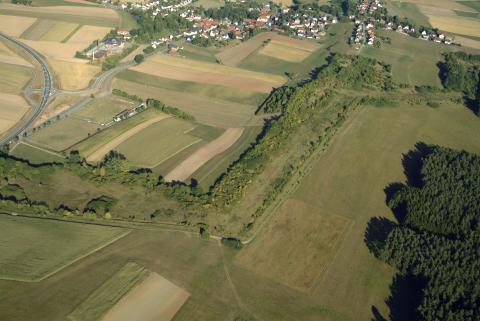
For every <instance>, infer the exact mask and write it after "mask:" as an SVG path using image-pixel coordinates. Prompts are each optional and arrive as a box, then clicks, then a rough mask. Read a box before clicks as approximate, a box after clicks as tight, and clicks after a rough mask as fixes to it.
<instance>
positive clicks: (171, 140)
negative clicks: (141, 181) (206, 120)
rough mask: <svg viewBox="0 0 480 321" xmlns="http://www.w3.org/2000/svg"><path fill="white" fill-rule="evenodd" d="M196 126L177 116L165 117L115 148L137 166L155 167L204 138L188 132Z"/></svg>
mask: <svg viewBox="0 0 480 321" xmlns="http://www.w3.org/2000/svg"><path fill="white" fill-rule="evenodd" d="M195 126H196V125H195V124H192V123H189V122H186V121H182V120H178V119H175V118H169V119H165V120H162V121H160V122H158V123H156V124H153V125H151V126H149V127H147V128H145V129H144V130H142V131H141V132H140V133H138V134H136V135H135V136H133V137H130V138H129V139H127V140H126V141H125V142H123V143H122V144H120V145H119V146H118V147H117V148H115V150H117V151H119V152H120V153H122V154H124V155H125V156H126V157H127V159H128V160H129V161H130V162H131V163H132V164H133V165H135V166H138V167H155V166H157V165H158V164H160V163H161V162H163V161H165V160H166V159H168V158H169V157H171V156H173V155H175V153H178V152H180V151H181V150H182V149H184V148H187V147H188V146H190V145H193V144H195V143H197V142H199V141H200V140H202V139H201V138H198V137H195V136H193V135H190V134H189V133H188V132H189V131H190V130H192V129H194V127H195Z"/></svg>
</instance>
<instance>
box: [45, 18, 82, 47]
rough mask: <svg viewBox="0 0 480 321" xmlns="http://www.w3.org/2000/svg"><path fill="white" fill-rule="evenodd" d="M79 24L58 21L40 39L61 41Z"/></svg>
mask: <svg viewBox="0 0 480 321" xmlns="http://www.w3.org/2000/svg"><path fill="white" fill-rule="evenodd" d="M77 27H78V24H75V23H69V22H63V21H56V22H55V24H54V26H53V27H52V28H50V30H48V31H47V32H46V33H45V34H44V35H43V36H42V37H41V38H40V39H39V40H43V41H57V42H60V41H62V40H63V39H65V38H66V37H67V36H68V35H69V34H70V33H72V32H73V31H74V30H75V29H76V28H77Z"/></svg>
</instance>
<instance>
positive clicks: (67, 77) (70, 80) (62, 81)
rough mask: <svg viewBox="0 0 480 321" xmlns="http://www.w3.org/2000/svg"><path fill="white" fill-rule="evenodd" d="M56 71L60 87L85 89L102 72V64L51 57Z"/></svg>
mask: <svg viewBox="0 0 480 321" xmlns="http://www.w3.org/2000/svg"><path fill="white" fill-rule="evenodd" d="M49 63H50V65H51V66H52V69H53V71H54V73H55V74H56V75H57V76H58V77H57V78H58V80H59V84H58V85H59V87H60V88H62V89H70V90H75V89H83V88H86V87H88V85H89V84H90V82H91V81H92V80H93V79H94V78H95V76H96V75H98V74H99V73H100V72H101V68H100V66H95V65H90V64H87V63H85V62H79V63H77V62H69V61H62V60H58V59H49Z"/></svg>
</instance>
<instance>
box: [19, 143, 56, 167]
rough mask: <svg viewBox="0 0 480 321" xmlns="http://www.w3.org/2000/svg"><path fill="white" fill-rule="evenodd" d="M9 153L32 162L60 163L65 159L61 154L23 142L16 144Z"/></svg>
mask: <svg viewBox="0 0 480 321" xmlns="http://www.w3.org/2000/svg"><path fill="white" fill-rule="evenodd" d="M10 155H12V156H15V157H18V158H21V159H26V160H28V161H29V162H30V163H32V164H42V163H52V162H58V163H60V162H63V161H64V160H65V158H64V157H62V156H61V155H58V154H56V153H53V152H50V151H47V150H44V149H41V148H38V147H34V146H32V145H27V144H24V143H20V144H18V145H17V146H16V147H15V149H14V150H13V152H10Z"/></svg>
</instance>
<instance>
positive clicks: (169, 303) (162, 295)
mask: <svg viewBox="0 0 480 321" xmlns="http://www.w3.org/2000/svg"><path fill="white" fill-rule="evenodd" d="M189 296H190V294H189V293H188V292H187V291H185V290H184V289H182V288H180V287H178V286H176V285H175V284H173V283H172V282H170V281H168V280H167V279H165V278H163V277H161V276H160V275H158V274H157V273H151V274H150V275H149V276H148V277H147V278H146V279H145V280H144V281H143V282H142V283H141V284H140V285H138V286H137V287H136V288H134V289H133V290H132V291H131V292H129V293H128V294H127V295H126V296H125V297H124V298H123V299H122V300H120V302H118V304H117V305H116V306H114V307H113V309H112V310H110V311H109V312H108V313H107V314H106V315H105V317H104V318H103V319H102V321H130V320H158V321H170V320H171V319H172V318H173V317H174V316H175V314H176V313H177V312H178V310H179V309H180V308H181V307H182V306H183V304H184V303H185V301H187V299H188V297H189ZM88 320H90V319H88Z"/></svg>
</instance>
